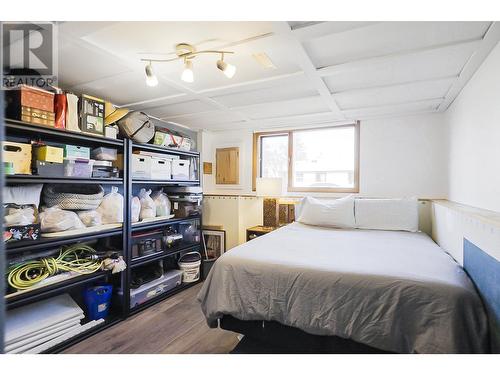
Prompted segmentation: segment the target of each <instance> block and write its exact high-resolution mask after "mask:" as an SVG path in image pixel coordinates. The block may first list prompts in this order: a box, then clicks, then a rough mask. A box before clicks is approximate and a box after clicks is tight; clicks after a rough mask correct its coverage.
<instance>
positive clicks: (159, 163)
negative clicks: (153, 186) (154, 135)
mask: <svg viewBox="0 0 500 375" xmlns="http://www.w3.org/2000/svg"><path fill="white" fill-rule="evenodd" d="M151 179H153V180H171V179H172V160H169V159H164V158H156V157H152V158H151Z"/></svg>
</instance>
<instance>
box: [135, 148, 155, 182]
mask: <svg viewBox="0 0 500 375" xmlns="http://www.w3.org/2000/svg"><path fill="white" fill-rule="evenodd" d="M132 178H140V179H151V156H145V155H136V154H132Z"/></svg>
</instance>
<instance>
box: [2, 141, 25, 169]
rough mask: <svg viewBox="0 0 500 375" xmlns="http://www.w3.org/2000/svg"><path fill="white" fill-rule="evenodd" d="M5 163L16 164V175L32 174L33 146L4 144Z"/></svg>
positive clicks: (5, 142)
mask: <svg viewBox="0 0 500 375" xmlns="http://www.w3.org/2000/svg"><path fill="white" fill-rule="evenodd" d="M2 148H3V161H4V163H5V162H12V163H13V164H14V174H31V145H30V144H28V143H17V142H7V141H4V142H2Z"/></svg>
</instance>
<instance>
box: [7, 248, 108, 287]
mask: <svg viewBox="0 0 500 375" xmlns="http://www.w3.org/2000/svg"><path fill="white" fill-rule="evenodd" d="M102 263H103V261H102V259H99V257H98V256H97V255H96V251H95V250H94V249H93V248H91V247H90V246H87V245H83V244H74V245H71V246H68V247H66V248H62V249H61V250H60V252H59V256H58V257H57V258H53V257H51V258H42V259H39V260H30V261H27V262H22V263H20V264H17V265H15V266H12V267H11V268H10V269H9V270H8V271H7V273H8V276H7V281H8V283H9V285H10V286H11V287H13V288H15V289H17V290H26V289H30V288H32V287H33V286H34V285H35V284H37V283H39V282H40V281H42V280H45V279H46V278H47V277H50V276H53V275H55V274H57V273H60V272H76V273H80V274H82V275H86V274H90V273H94V272H96V271H98V270H99V269H100V268H101V266H102Z"/></svg>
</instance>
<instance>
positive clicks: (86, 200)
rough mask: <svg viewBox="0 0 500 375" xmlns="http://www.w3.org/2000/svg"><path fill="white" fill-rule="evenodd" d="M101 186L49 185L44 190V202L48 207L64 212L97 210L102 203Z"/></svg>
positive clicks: (102, 191) (102, 193)
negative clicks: (54, 207) (57, 208)
mask: <svg viewBox="0 0 500 375" xmlns="http://www.w3.org/2000/svg"><path fill="white" fill-rule="evenodd" d="M103 197H104V190H103V188H102V186H101V185H66V184H48V185H45V186H44V188H43V200H44V201H45V204H46V205H47V207H53V206H57V207H59V208H60V209H63V210H95V209H96V208H97V207H99V205H100V204H101V202H102V198H103Z"/></svg>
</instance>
